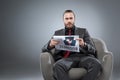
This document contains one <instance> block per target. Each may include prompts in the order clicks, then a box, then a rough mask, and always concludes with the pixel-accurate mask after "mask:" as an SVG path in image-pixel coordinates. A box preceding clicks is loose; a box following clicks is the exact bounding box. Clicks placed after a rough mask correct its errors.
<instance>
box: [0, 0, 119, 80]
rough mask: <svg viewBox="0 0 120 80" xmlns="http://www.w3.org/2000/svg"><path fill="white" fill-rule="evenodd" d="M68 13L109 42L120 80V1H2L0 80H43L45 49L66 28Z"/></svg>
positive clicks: (96, 35) (117, 78) (0, 1)
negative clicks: (50, 40) (74, 15)
mask: <svg viewBox="0 0 120 80" xmlns="http://www.w3.org/2000/svg"><path fill="white" fill-rule="evenodd" d="M66 9H72V10H73V11H74V12H75V14H76V23H75V24H76V26H79V27H84V28H87V29H88V31H89V33H90V35H91V36H92V37H96V38H101V39H103V40H104V41H105V43H106V45H107V48H108V50H109V51H112V52H113V55H114V70H113V75H112V79H113V80H119V79H120V78H119V76H120V69H119V67H120V63H119V61H120V58H119V57H120V53H119V52H120V48H119V45H120V43H119V41H120V37H119V34H120V32H119V29H120V27H119V26H120V1H119V0H0V80H42V77H41V71H40V52H41V48H42V47H43V45H44V44H45V43H47V41H48V40H49V39H50V37H51V36H52V35H53V33H54V31H55V30H57V29H60V28H63V27H64V24H63V20H62V15H63V12H64V10H66Z"/></svg>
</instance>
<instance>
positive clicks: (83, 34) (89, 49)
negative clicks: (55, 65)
mask: <svg viewBox="0 0 120 80" xmlns="http://www.w3.org/2000/svg"><path fill="white" fill-rule="evenodd" d="M54 35H65V29H60V30H57V31H55V33H54ZM75 35H79V38H83V40H84V42H85V43H86V45H85V46H84V47H82V48H80V53H81V54H85V55H86V56H94V57H97V54H96V48H95V46H94V43H93V41H92V39H91V37H90V35H89V33H88V31H87V29H85V28H78V27H75ZM49 43H50V41H49V42H48V43H47V44H46V45H45V46H44V47H43V48H42V52H51V49H53V48H49ZM63 52H64V51H62V50H56V49H55V54H54V55H53V56H54V59H55V60H58V59H61V58H62V57H63V54H62V53H63Z"/></svg>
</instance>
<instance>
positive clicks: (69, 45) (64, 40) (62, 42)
mask: <svg viewBox="0 0 120 80" xmlns="http://www.w3.org/2000/svg"><path fill="white" fill-rule="evenodd" d="M77 38H79V36H78V35H70V36H53V39H54V40H58V41H59V44H57V45H56V46H55V48H56V49H58V50H66V51H72V52H79V41H78V40H76V39H77Z"/></svg>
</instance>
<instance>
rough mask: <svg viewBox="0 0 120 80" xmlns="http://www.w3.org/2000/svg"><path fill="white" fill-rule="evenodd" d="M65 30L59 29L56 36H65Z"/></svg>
mask: <svg viewBox="0 0 120 80" xmlns="http://www.w3.org/2000/svg"><path fill="white" fill-rule="evenodd" d="M64 31H65V29H59V30H56V31H55V35H63V34H64Z"/></svg>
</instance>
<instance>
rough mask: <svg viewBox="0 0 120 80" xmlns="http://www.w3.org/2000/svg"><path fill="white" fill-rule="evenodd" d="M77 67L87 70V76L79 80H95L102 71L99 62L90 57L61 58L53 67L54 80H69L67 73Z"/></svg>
mask: <svg viewBox="0 0 120 80" xmlns="http://www.w3.org/2000/svg"><path fill="white" fill-rule="evenodd" d="M77 67H82V68H85V69H86V70H87V74H86V75H84V77H82V78H81V79H79V80H96V78H97V75H98V74H99V73H100V71H101V69H102V67H101V63H100V61H99V60H98V59H96V58H94V57H91V56H84V57H83V56H82V57H68V58H62V59H60V60H58V61H56V62H55V63H54V65H53V78H54V80H71V79H70V78H69V76H68V71H69V70H70V69H71V68H77Z"/></svg>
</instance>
